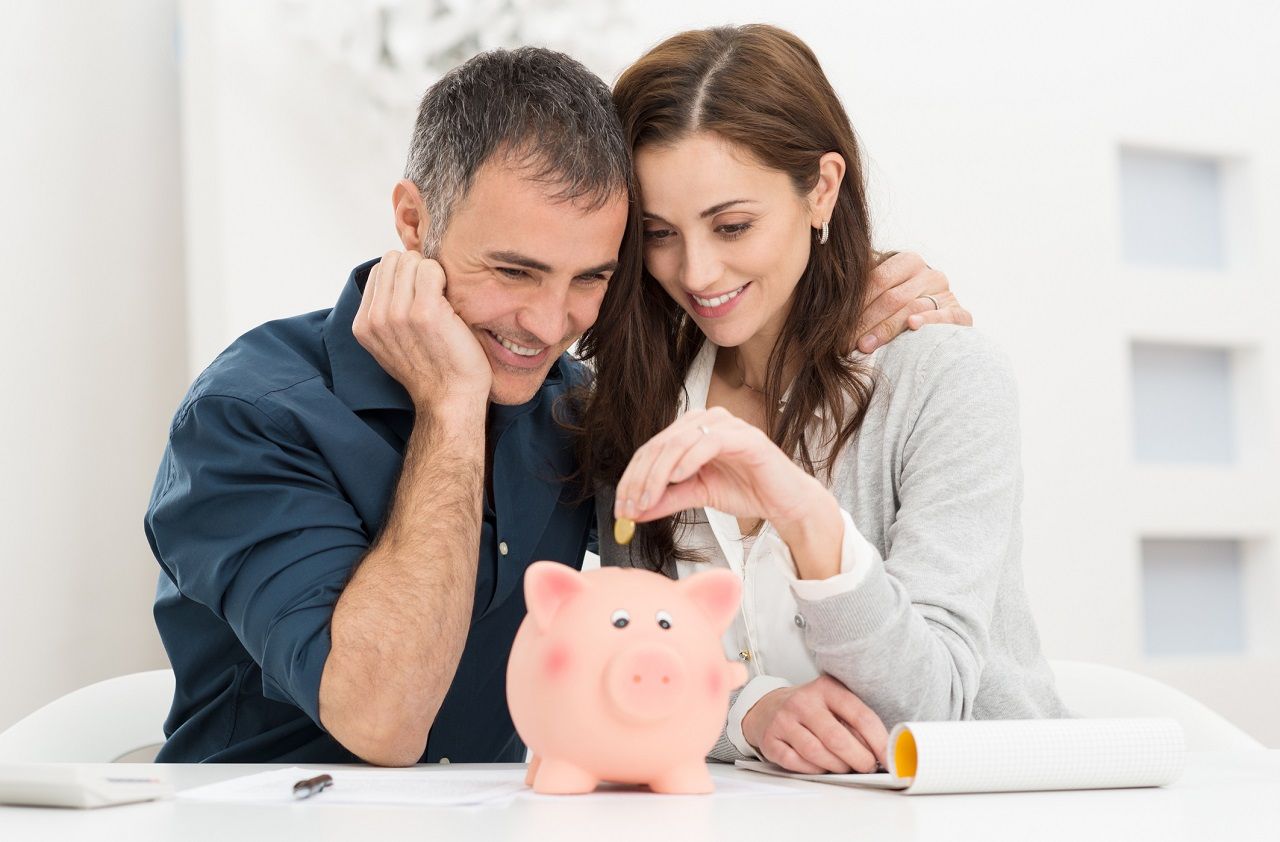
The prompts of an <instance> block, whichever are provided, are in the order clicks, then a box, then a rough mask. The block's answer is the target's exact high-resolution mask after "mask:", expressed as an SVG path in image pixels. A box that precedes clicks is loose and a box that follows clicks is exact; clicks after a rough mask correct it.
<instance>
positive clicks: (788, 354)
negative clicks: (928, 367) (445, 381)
mask: <svg viewBox="0 0 1280 842" xmlns="http://www.w3.org/2000/svg"><path fill="white" fill-rule="evenodd" d="M613 100H614V104H615V105H616V107H617V109H618V115H619V117H620V118H621V119H622V125H623V128H624V130H625V131H626V133H627V137H628V139H629V141H630V143H631V149H632V151H633V152H634V151H635V150H638V149H640V148H641V147H644V146H646V145H652V144H673V143H676V142H678V141H679V140H681V139H682V138H684V137H687V136H688V135H690V134H692V133H694V132H714V133H716V134H718V135H720V136H722V137H723V138H726V139H727V140H729V141H730V142H732V143H733V144H735V145H737V146H738V147H740V148H741V149H744V150H747V151H749V152H750V153H751V154H752V155H754V156H755V158H756V159H757V160H758V161H760V162H761V163H763V164H764V165H765V166H768V167H771V168H773V169H775V170H779V171H781V172H785V173H787V174H788V175H789V176H790V177H791V180H792V183H793V184H794V186H795V189H796V192H797V194H798V196H799V197H804V196H806V195H807V194H808V193H809V191H811V190H812V189H813V187H814V186H815V184H816V183H817V179H818V159H819V158H821V157H822V155H824V154H826V153H827V152H838V153H840V154H841V155H842V156H844V160H845V164H846V172H845V176H844V180H843V182H842V183H841V185H840V192H839V199H838V201H837V202H836V205H835V209H834V211H833V215H832V217H831V220H830V239H829V240H828V242H827V243H826V244H823V245H819V244H818V243H817V240H816V238H815V239H814V241H813V245H812V248H811V252H810V256H809V262H808V265H807V266H806V267H805V270H804V274H803V276H801V278H800V280H799V283H798V284H797V286H796V289H795V292H794V294H793V296H792V301H791V305H790V306H791V310H790V313H789V314H788V317H787V319H786V324H785V327H784V328H783V331H782V333H781V335H780V336H779V338H778V341H777V344H776V345H775V346H774V349H773V353H772V355H771V356H770V359H769V364H768V370H767V375H766V379H765V385H764V400H765V406H766V407H776V406H779V399H780V398H781V397H782V395H783V394H784V393H786V395H787V400H786V403H785V404H783V405H782V407H781V409H780V411H778V412H776V413H769V414H768V417H767V427H766V432H767V433H768V435H769V436H770V437H771V438H772V439H773V441H774V442H775V443H776V444H777V445H778V446H779V447H780V448H781V449H782V450H783V452H785V453H787V454H789V455H790V456H791V457H792V458H793V459H794V460H796V461H797V462H799V464H800V465H801V466H802V467H803V468H804V469H805V470H806V471H808V472H809V473H811V474H816V473H817V472H818V471H829V470H830V468H831V465H832V464H833V461H834V458H835V456H836V454H838V453H839V452H840V450H841V449H842V448H843V447H844V446H845V444H846V443H847V442H848V441H849V439H850V438H851V437H852V436H853V435H854V434H855V433H856V432H857V429H858V426H859V425H860V424H861V423H862V418H863V416H864V414H865V412H866V406H867V403H868V402H869V400H870V397H871V390H872V379H871V376H870V372H869V370H868V369H867V367H866V366H865V365H863V364H861V363H859V362H857V361H855V360H851V359H850V356H849V355H850V352H851V351H852V350H853V342H854V339H855V337H854V326H855V324H856V323H857V317H858V314H859V312H860V311H861V309H862V304H863V298H864V295H865V290H866V287H867V284H866V280H867V276H868V274H869V273H870V271H871V268H872V265H873V260H874V255H873V252H872V247H871V230H870V222H869V219H868V214H867V202H866V196H865V193H864V186H863V179H862V163H861V158H860V156H859V153H858V143H857V140H856V139H855V137H854V133H853V128H852V126H850V124H849V118H848V115H846V114H845V111H844V108H843V107H842V106H841V105H840V100H839V98H838V97H837V96H836V93H835V91H834V90H833V89H832V88H831V85H830V83H829V82H828V81H827V78H826V76H825V75H824V74H823V72H822V68H821V67H820V66H819V64H818V60H817V58H816V57H815V56H814V54H813V52H812V51H811V50H810V49H809V48H808V46H806V45H805V44H804V42H803V41H801V40H800V39H799V38H797V37H796V36H795V35H792V34H791V33H789V32H786V31H784V30H782V29H778V28H777V27H773V26H766V25H751V26H742V27H719V28H715V29H704V30H698V31H692V32H682V33H680V34H679V35H675V36H673V37H671V38H668V39H667V40H666V41H663V42H662V43H661V44H659V45H658V46H657V47H655V48H654V49H652V50H650V51H649V52H648V53H647V54H646V55H645V56H644V57H642V58H641V59H640V60H639V61H637V62H636V63H635V64H633V65H632V66H631V67H630V68H628V69H627V70H626V71H625V72H624V73H623V74H622V76H621V78H619V80H618V82H617V84H616V85H615V86H614V90H613ZM641 207H642V205H641V204H640V203H638V202H637V203H636V204H635V205H633V207H632V213H631V218H630V219H629V221H628V226H627V233H626V236H625V238H624V242H623V248H622V262H621V265H620V266H619V269H618V271H617V272H615V273H614V276H613V279H612V281H611V282H610V285H609V291H608V293H607V294H606V295H605V298H604V302H603V304H602V305H601V309H600V316H599V319H598V320H597V321H596V323H595V325H594V326H593V327H592V328H591V329H590V330H588V331H587V332H586V333H585V334H584V335H583V337H582V339H581V341H580V343H579V353H580V356H582V357H583V358H584V359H592V360H594V363H595V383H594V388H593V389H592V390H591V392H590V394H589V395H586V396H585V397H584V401H585V407H584V408H583V411H582V413H581V415H580V416H579V418H580V424H579V425H575V426H576V429H577V432H578V436H577V450H578V458H579V467H580V474H579V476H581V477H582V478H583V479H584V480H585V482H586V483H588V484H592V483H604V484H609V485H614V484H616V483H617V481H618V479H619V478H620V477H621V475H622V471H623V470H624V469H625V468H626V466H627V463H628V462H629V461H630V459H631V456H632V454H634V453H635V451H636V450H637V449H638V448H639V447H640V446H641V445H642V444H644V443H645V442H646V441H648V440H649V439H650V438H652V437H653V436H654V435H656V434H657V433H658V432H660V431H661V430H662V429H664V428H665V427H666V426H668V425H669V424H670V423H671V422H672V421H674V420H675V417H676V412H677V409H678V406H679V404H680V401H681V393H682V390H683V388H684V380H685V377H686V376H687V375H688V373H689V368H690V366H691V365H692V363H693V360H694V358H695V356H697V353H698V350H699V349H700V348H701V346H702V343H703V339H704V337H703V335H702V332H701V330H700V329H699V328H698V326H697V324H696V323H695V322H694V321H693V320H692V319H690V318H689V317H688V315H687V314H686V313H685V311H684V310H683V309H682V308H681V307H680V305H679V304H678V303H677V302H675V301H674V300H673V299H672V298H671V297H670V296H669V295H667V293H666V292H665V291H664V290H663V289H662V287H661V285H659V284H658V282H657V281H656V280H654V279H653V278H652V277H651V276H649V274H648V273H647V272H646V271H645V270H644V264H643V230H642V220H641V218H640V208H641ZM791 369H794V370H795V371H796V375H795V379H794V381H792V382H791V383H790V384H786V383H783V382H782V380H783V377H784V372H785V371H786V370H791ZM788 388H789V391H788ZM815 411H816V412H820V413H821V414H822V416H823V417H824V418H825V419H826V423H825V424H824V425H820V428H819V429H820V430H822V431H823V432H821V433H820V434H819V435H820V437H821V439H822V441H811V440H810V437H811V436H812V435H814V434H815V429H814V426H813V424H812V423H811V422H812V419H813V417H814V413H815ZM816 453H817V454H822V455H821V456H815V454H816ZM678 522H679V521H678V518H677V517H669V518H664V519H662V520H659V521H655V522H653V523H650V524H642V525H641V526H640V527H639V529H638V530H637V532H636V537H635V540H634V541H633V542H632V545H631V546H632V547H633V548H634V549H635V551H637V552H639V553H640V555H641V558H640V559H639V561H640V562H641V563H642V565H643V566H645V567H648V568H650V569H653V570H662V569H670V568H669V565H670V563H671V562H672V561H674V560H676V559H681V560H685V559H688V560H695V559H697V554H696V553H693V552H691V551H689V550H687V549H681V548H679V547H678V545H677V541H676V529H677V528H678Z"/></svg>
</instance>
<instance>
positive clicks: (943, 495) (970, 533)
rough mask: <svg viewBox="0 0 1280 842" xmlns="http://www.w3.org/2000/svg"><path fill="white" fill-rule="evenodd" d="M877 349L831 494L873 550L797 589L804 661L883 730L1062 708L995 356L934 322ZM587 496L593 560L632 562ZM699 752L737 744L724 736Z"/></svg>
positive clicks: (606, 508)
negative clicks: (863, 410)
mask: <svg viewBox="0 0 1280 842" xmlns="http://www.w3.org/2000/svg"><path fill="white" fill-rule="evenodd" d="M874 361H875V367H876V372H877V374H876V382H875V389H874V392H873V396H872V399H871V403H870V405H869V407H868V409H867V414H866V417H865V420H864V421H863V423H862V426H861V428H860V429H859V431H858V433H857V435H856V437H855V438H854V440H852V441H851V442H850V444H849V445H848V446H847V447H846V448H845V450H844V451H843V452H842V453H841V454H840V456H839V457H838V459H837V462H836V467H835V471H834V474H833V478H832V483H831V490H832V493H834V494H835V496H836V498H837V500H839V502H840V505H841V506H842V507H843V508H844V509H845V510H846V511H848V512H849V513H850V514H851V515H852V516H853V521H854V523H855V524H856V525H857V527H858V529H859V531H861V532H862V534H863V536H865V537H866V539H867V540H868V541H870V542H871V544H872V545H873V546H875V547H876V548H877V549H878V550H879V551H880V555H881V556H882V557H883V558H884V562H883V563H881V564H876V565H875V567H874V568H873V569H872V570H871V571H870V572H869V573H868V574H867V576H866V577H865V578H864V579H863V581H862V582H861V583H860V584H859V585H858V587H857V588H856V589H855V590H853V591H850V592H847V593H843V594H839V595H836V596H832V597H828V598H827V599H823V600H819V601H816V602H812V601H806V600H801V599H799V598H797V602H798V604H799V607H800V613H801V614H802V615H803V616H804V619H805V629H804V635H805V643H806V645H807V646H808V648H809V650H810V651H811V653H812V654H813V659H814V663H815V664H817V666H818V669H820V670H821V671H822V672H824V673H827V674H829V675H831V676H833V677H835V678H837V679H839V680H840V681H841V682H842V683H843V684H845V686H847V687H849V689H851V690H852V691H853V692H854V693H856V694H857V695H858V696H859V698H861V699H862V700H863V701H864V702H866V703H867V704H868V705H869V706H870V707H871V708H872V709H873V710H874V711H875V712H876V713H877V714H879V716H880V718H881V720H883V721H884V723H885V726H886V727H888V728H892V727H893V726H894V724H896V723H898V722H904V721H924V720H950V719H1031V718H1038V717H1060V716H1066V715H1067V714H1066V712H1065V710H1064V709H1063V706H1062V703H1061V701H1060V700H1059V699H1058V696H1057V692H1056V691H1055V689H1054V682H1053V674H1052V672H1051V671H1050V669H1049V665H1048V662H1047V661H1046V660H1045V658H1044V656H1043V655H1042V654H1041V652H1040V640H1039V636H1038V634H1037V632H1036V625H1035V620H1034V619H1033V618H1032V615H1031V607H1030V605H1029V604H1028V601H1027V595H1026V592H1025V589H1024V586H1023V579H1022V566H1021V564H1022V562H1021V551H1022V528H1021V518H1020V507H1021V502H1022V470H1021V460H1020V441H1019V432H1018V399H1017V388H1016V384H1015V381H1014V377H1013V373H1012V370H1011V368H1010V366H1009V363H1008V360H1007V359H1006V358H1005V356H1004V355H1003V354H1002V353H1001V352H1000V351H999V350H998V349H997V348H996V346H995V345H994V344H993V343H992V342H991V341H990V340H988V339H987V338H986V337H984V336H983V335H982V334H981V333H979V332H978V331H976V330H973V329H972V328H958V327H953V326H950V325H935V326H927V327H925V328H922V329H921V330H918V331H909V332H907V333H905V334H904V335H902V336H900V337H898V338H897V339H895V340H893V341H892V342H890V343H889V344H888V345H886V346H884V347H883V348H881V349H880V350H879V351H877V352H876V354H875V355H874ZM596 505H597V518H598V522H599V530H600V533H599V534H600V558H601V563H602V564H604V565H616V566H632V561H631V558H630V553H629V549H628V548H623V547H619V546H618V545H617V544H615V543H614V542H613V515H612V510H613V489H612V488H600V489H599V490H598V494H597V498H596ZM636 563H637V564H638V563H639V560H638V559H637V560H636ZM666 572H667V574H668V575H674V565H672V564H668V569H667V571H666ZM712 757H714V758H716V759H721V760H734V759H737V758H739V757H742V755H741V754H740V753H738V751H737V749H735V748H734V747H733V744H732V743H731V742H730V741H729V740H728V738H727V737H725V736H724V735H723V734H722V735H721V739H720V742H719V743H718V744H717V745H716V747H715V749H714V750H713V751H712Z"/></svg>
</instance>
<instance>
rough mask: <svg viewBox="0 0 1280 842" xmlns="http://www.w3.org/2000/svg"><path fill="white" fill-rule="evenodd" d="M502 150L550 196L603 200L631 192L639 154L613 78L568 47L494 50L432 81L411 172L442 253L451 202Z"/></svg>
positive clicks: (431, 252) (597, 203) (434, 245)
mask: <svg viewBox="0 0 1280 842" xmlns="http://www.w3.org/2000/svg"><path fill="white" fill-rule="evenodd" d="M495 154H503V155H510V156H512V161H513V163H515V164H516V165H518V166H520V167H522V168H523V169H524V171H525V174H526V175H527V177H529V178H531V179H533V180H535V181H538V182H541V183H544V184H546V185H548V186H549V187H550V189H551V192H550V193H549V196H550V197H551V198H553V199H554V200H558V201H572V202H575V203H579V204H580V205H582V206H583V207H585V208H586V209H588V210H597V209H599V208H600V207H603V206H604V205H605V204H606V203H607V202H608V201H609V200H610V199H612V198H613V197H615V196H618V195H619V194H622V195H630V192H631V156H630V150H629V148H628V144H627V142H626V139H625V137H624V136H623V132H622V125H621V124H620V123H619V121H618V117H617V114H616V112H615V111H614V108H613V100H612V98H611V97H610V94H609V87H608V85H606V84H605V83H604V82H603V81H602V80H601V79H600V77H598V76H596V75H595V74H593V73H592V72H591V71H589V70H587V68H586V67H584V66H583V65H582V64H581V63H579V62H578V61H576V60H574V59H572V58H570V57H569V56H567V55H565V54H564V53H558V52H555V51H553V50H547V49H542V48H539V47H521V48H519V49H516V50H492V51H489V52H485V53H481V54H479V55H477V56H475V57H474V58H471V59H470V60H468V61H467V62H465V63H464V64H461V65H459V66H458V67H455V68H454V69H453V70H451V71H449V72H448V73H447V74H445V76H444V78H442V79H441V80H440V81H439V82H437V83H436V84H434V85H432V86H431V88H430V89H428V90H427V93H426V95H425V96H423V98H422V104H421V105H420V106H419V108H418V120H417V123H416V124H415V126H414V130H413V142H412V144H411V145H410V147H409V160H408V162H407V163H406V164H405V170H404V177H405V178H407V179H409V180H411V181H412V182H413V183H414V184H416V185H417V186H418V190H419V192H421V193H422V198H423V200H424V201H425V203H426V206H427V213H428V214H429V215H430V222H429V225H428V230H427V236H426V241H425V242H424V243H423V251H424V253H425V254H427V255H428V256H436V255H437V254H438V252H439V249H440V241H441V239H442V238H443V237H444V232H445V229H446V228H447V227H448V225H449V220H450V217H451V215H452V213H453V211H454V210H455V209H456V208H457V207H458V203H459V202H460V201H461V200H462V199H463V198H464V197H465V196H466V195H467V192H468V191H469V190H470V189H471V185H472V182H473V180H474V179H475V175H476V173H477V172H478V171H479V170H480V168H481V166H483V165H484V164H485V163H486V162H487V161H489V160H490V158H492V157H493V156H494V155H495Z"/></svg>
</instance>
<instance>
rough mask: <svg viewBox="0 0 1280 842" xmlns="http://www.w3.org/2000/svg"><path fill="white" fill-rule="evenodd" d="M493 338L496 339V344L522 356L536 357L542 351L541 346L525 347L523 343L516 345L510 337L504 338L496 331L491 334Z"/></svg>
mask: <svg viewBox="0 0 1280 842" xmlns="http://www.w3.org/2000/svg"><path fill="white" fill-rule="evenodd" d="M493 338H494V339H496V340H498V344H499V345H501V346H502V347H503V348H506V349H507V350H508V351H510V352H511V353H513V354H518V355H520V356H522V357H536V356H537V355H538V354H541V353H542V349H541V348H526V347H524V346H523V345H517V344H516V343H514V342H512V341H511V340H510V339H505V338H503V337H501V336H499V335H498V334H496V333H495V334H493Z"/></svg>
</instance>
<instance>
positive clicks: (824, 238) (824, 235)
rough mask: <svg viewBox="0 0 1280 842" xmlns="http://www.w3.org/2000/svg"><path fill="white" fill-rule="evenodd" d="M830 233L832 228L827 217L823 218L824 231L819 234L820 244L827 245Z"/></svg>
mask: <svg viewBox="0 0 1280 842" xmlns="http://www.w3.org/2000/svg"><path fill="white" fill-rule="evenodd" d="M830 233H831V232H830V230H829V229H828V228H827V221H826V220H825V219H824V220H822V233H821V234H819V235H818V245H820V246H825V245H826V244H827V238H828V235H829V234H830Z"/></svg>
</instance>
